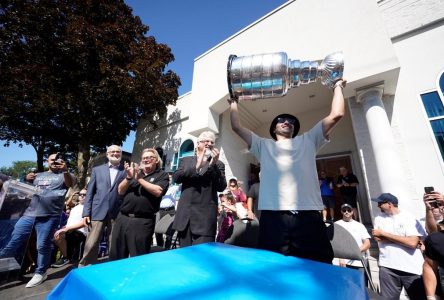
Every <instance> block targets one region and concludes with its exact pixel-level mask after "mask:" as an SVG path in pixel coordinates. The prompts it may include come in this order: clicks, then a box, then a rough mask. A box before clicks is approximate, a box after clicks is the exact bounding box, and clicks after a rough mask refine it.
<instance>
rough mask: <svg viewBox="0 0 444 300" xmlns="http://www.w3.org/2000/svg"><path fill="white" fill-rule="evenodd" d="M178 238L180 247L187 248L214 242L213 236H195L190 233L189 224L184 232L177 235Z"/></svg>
mask: <svg viewBox="0 0 444 300" xmlns="http://www.w3.org/2000/svg"><path fill="white" fill-rule="evenodd" d="M177 235H178V237H179V244H180V247H181V248H183V247H187V246H192V245H198V244H205V243H211V242H214V241H215V236H214V235H212V236H206V235H197V234H193V233H192V232H191V228H190V223H189V222H188V225H187V227H186V228H185V230H184V231H179V232H178V233H177Z"/></svg>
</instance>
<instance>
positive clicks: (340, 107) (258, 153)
mask: <svg viewBox="0 0 444 300" xmlns="http://www.w3.org/2000/svg"><path fill="white" fill-rule="evenodd" d="M345 83H346V82H345V81H344V80H342V79H340V80H338V81H337V82H336V83H335V85H334V87H333V99H332V104H331V110H330V113H329V114H328V115H327V116H326V117H324V118H323V119H322V120H320V121H319V122H318V123H317V124H316V125H315V126H314V127H313V128H311V129H310V130H308V131H307V132H305V133H304V134H302V135H300V136H297V135H298V132H299V128H300V123H299V120H298V118H296V117H295V116H293V115H290V114H281V115H278V116H276V117H275V118H274V119H273V121H272V122H271V125H270V129H269V132H270V136H271V137H272V138H273V139H268V138H262V137H259V136H257V135H256V134H255V133H253V132H251V131H250V130H249V129H247V128H245V127H243V126H242V125H241V122H240V115H239V112H238V101H237V99H229V100H228V102H229V105H230V120H231V128H232V129H233V131H234V132H235V133H237V135H239V137H240V138H241V139H242V140H244V142H245V143H246V144H247V147H248V149H249V150H250V152H251V153H252V154H253V155H254V156H255V157H256V158H257V160H258V161H259V162H260V166H261V184H260V187H259V197H260V202H259V209H260V210H261V221H260V227H259V248H261V249H265V250H270V251H274V252H278V253H282V254H284V255H291V256H297V257H301V258H308V259H312V260H316V261H320V262H325V263H329V264H331V262H332V260H333V249H332V248H331V244H330V241H329V239H328V236H327V231H326V228H325V224H324V222H323V221H322V216H321V214H320V213H319V211H321V210H322V209H323V205H322V199H321V193H320V190H319V181H318V176H317V172H316V153H317V152H318V150H319V149H320V148H321V147H322V146H323V145H325V144H326V142H328V141H329V135H330V133H331V131H332V130H333V127H334V126H335V125H336V124H337V123H338V122H339V121H340V120H341V118H342V117H343V116H344V113H345V108H344V95H343V94H342V89H343V88H344V87H345Z"/></svg>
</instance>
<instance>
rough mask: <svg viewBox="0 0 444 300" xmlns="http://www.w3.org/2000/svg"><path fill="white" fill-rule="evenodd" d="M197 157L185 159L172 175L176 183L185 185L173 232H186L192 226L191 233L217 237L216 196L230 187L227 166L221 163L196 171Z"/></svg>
mask: <svg viewBox="0 0 444 300" xmlns="http://www.w3.org/2000/svg"><path fill="white" fill-rule="evenodd" d="M196 163H197V157H196V156H189V157H184V158H182V159H181V160H180V162H179V167H178V168H177V170H176V172H174V174H173V180H174V182H176V183H179V184H180V183H181V184H182V194H181V195H180V200H179V204H178V206H177V211H176V216H175V218H174V224H173V229H175V230H177V231H184V230H185V229H186V227H187V225H188V222H189V223H190V228H191V232H192V233H193V234H197V235H204V236H215V235H216V228H217V205H218V203H217V201H218V199H217V192H222V191H223V190H225V188H226V187H227V181H226V179H225V165H224V164H223V163H222V162H221V161H217V162H216V164H213V165H211V166H208V165H206V166H204V167H203V168H202V171H201V172H200V173H198V172H197V171H196Z"/></svg>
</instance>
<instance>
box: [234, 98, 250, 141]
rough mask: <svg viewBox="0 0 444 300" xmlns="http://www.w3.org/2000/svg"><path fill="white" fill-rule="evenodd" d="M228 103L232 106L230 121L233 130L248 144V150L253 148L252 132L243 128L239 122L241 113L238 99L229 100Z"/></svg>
mask: <svg viewBox="0 0 444 300" xmlns="http://www.w3.org/2000/svg"><path fill="white" fill-rule="evenodd" d="M228 103H229V104H230V120H231V129H233V131H234V132H236V133H237V135H238V136H240V138H241V139H243V140H244V141H245V143H247V146H248V148H250V146H251V131H250V130H248V129H246V128H244V127H242V125H241V124H240V120H239V111H238V100H237V99H228Z"/></svg>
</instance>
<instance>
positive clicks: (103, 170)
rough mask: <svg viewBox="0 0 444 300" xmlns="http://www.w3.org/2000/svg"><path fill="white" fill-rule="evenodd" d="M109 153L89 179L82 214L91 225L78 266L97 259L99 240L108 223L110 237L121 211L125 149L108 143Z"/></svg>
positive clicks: (107, 230)
mask: <svg viewBox="0 0 444 300" xmlns="http://www.w3.org/2000/svg"><path fill="white" fill-rule="evenodd" d="M106 157H107V158H108V162H107V163H105V164H102V165H100V166H97V167H94V168H93V170H92V173H91V179H90V181H89V183H88V192H87V193H86V198H85V204H84V207H83V214H82V216H83V221H84V223H85V226H88V228H89V233H88V236H87V238H86V243H85V249H84V252H83V257H82V259H81V260H80V262H79V267H84V266H87V265H90V264H94V263H96V262H97V253H98V251H99V243H100V240H101V238H102V235H103V232H104V230H105V227H106V232H107V234H108V236H107V240H108V241H109V240H110V237H109V236H110V235H111V232H112V226H113V223H114V220H115V218H116V216H117V213H118V211H119V205H120V201H119V195H118V193H117V188H118V186H119V184H120V183H121V182H122V180H123V179H124V178H125V170H124V169H123V166H122V165H121V164H120V161H121V159H122V149H121V148H120V146H117V145H112V146H109V147H108V149H107V151H106ZM108 244H109V243H108Z"/></svg>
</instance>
